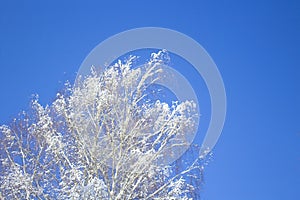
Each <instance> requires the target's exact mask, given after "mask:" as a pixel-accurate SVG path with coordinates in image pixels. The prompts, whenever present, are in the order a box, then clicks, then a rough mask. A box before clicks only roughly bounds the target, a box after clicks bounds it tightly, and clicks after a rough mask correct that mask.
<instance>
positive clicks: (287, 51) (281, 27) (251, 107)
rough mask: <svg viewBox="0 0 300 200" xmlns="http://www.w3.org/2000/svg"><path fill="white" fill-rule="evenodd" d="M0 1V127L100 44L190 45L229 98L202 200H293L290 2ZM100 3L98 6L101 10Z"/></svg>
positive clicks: (298, 153)
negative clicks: (151, 30)
mask: <svg viewBox="0 0 300 200" xmlns="http://www.w3.org/2000/svg"><path fill="white" fill-rule="evenodd" d="M49 2H50V1H48V3H41V2H40V1H18V2H17V1H12V0H1V1H0V93H1V98H0V123H1V124H2V123H6V122H8V121H9V119H11V118H12V117H14V116H16V114H17V113H18V112H19V111H20V110H22V109H26V108H27V107H28V102H29V100H30V96H31V94H33V93H38V94H39V95H40V99H41V102H42V103H43V104H46V103H50V102H51V101H52V100H53V99H54V97H55V94H56V91H57V90H58V89H60V88H61V87H62V84H61V83H60V82H64V81H65V80H67V79H71V80H74V78H75V73H76V71H77V70H78V68H79V66H80V64H81V62H82V61H83V59H84V58H85V56H86V55H87V54H88V53H89V52H90V51H91V49H92V48H94V47H95V46H96V45H97V44H98V43H99V42H101V41H103V40H105V39H106V38H107V37H109V36H112V35H114V34H116V33H119V32H121V31H124V30H127V29H131V28H136V27H144V26H158V27H165V28H171V29H174V30H177V31H180V32H182V33H185V34H187V35H188V36H190V37H192V38H194V39H195V40H196V41H198V42H199V43H200V44H201V45H202V46H203V47H204V48H205V49H206V50H207V51H208V52H209V54H210V55H211V56H212V58H213V59H214V61H215V62H216V64H217V66H218V68H219V70H220V72H221V74H222V76H223V79H224V83H225V86H226V90H227V98H228V113H227V119H226V124H225V127H224V130H223V134H222V136H221V138H220V140H219V142H218V144H217V146H216V148H215V150H214V160H213V161H212V162H211V163H210V164H209V166H208V167H207V168H206V174H205V185H204V188H203V199H207V200H219V199H220V200H221V199H222V200H256V199H257V200H260V199H265V200H267V199H272V200H277V199H278V200H282V199H288V200H289V199H300V3H299V2H297V1H276V0H273V1H257V0H256V1H248V2H242V1H233V0H228V1H208V0H207V1H178V3H177V2H175V1H169V2H167V1H161V0H160V1H156V0H152V1H145V2H143V1H119V2H117V1H111V0H110V1H107V2H106V1H102V3H100V2H101V1H97V2H98V3H96V1H95V2H92V1H89V2H84V3H82V2H83V1H81V3H79V1H64V2H62V1H55V2H53V1H51V3H49ZM103 2H105V3H103Z"/></svg>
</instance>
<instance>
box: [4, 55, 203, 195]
mask: <svg viewBox="0 0 300 200" xmlns="http://www.w3.org/2000/svg"><path fill="white" fill-rule="evenodd" d="M163 53H165V52H163V51H160V52H158V53H157V54H155V53H154V54H152V56H151V59H150V61H149V62H148V63H146V65H145V66H144V67H142V68H133V67H132V65H133V62H134V61H135V59H136V57H130V58H129V59H128V60H126V61H124V62H121V61H118V62H117V63H116V64H114V65H113V66H110V67H107V69H106V70H105V71H104V72H101V73H100V72H97V70H96V68H92V69H91V74H90V75H88V76H85V77H81V79H80V80H78V81H77V83H76V85H75V86H73V87H71V86H70V84H66V88H65V90H64V91H63V92H61V93H58V94H57V98H56V100H55V101H54V102H53V103H52V104H51V105H50V106H46V107H43V106H42V105H40V104H39V103H38V98H35V99H34V100H33V101H32V103H31V109H30V110H29V111H28V112H23V113H21V114H20V115H19V117H18V118H16V119H15V120H13V122H12V123H11V125H9V126H6V125H3V126H1V127H0V143H1V144H0V161H1V162H0V198H1V199H2V198H3V199H114V200H117V199H122V200H123V199H168V200H169V199H196V197H195V194H196V193H197V190H198V188H197V187H198V186H197V184H198V183H196V184H195V182H194V181H195V180H196V181H197V180H199V179H201V177H199V176H197V175H199V174H201V170H202V165H201V162H200V159H199V158H197V157H196V158H195V159H194V160H192V161H190V162H189V164H186V163H185V164H181V165H180V164H178V163H179V161H176V162H173V163H171V164H169V165H167V166H164V165H162V164H161V161H162V159H168V156H172V153H174V152H173V150H174V149H176V148H180V147H182V146H185V145H190V144H189V143H188V142H187V141H185V140H184V135H185V134H186V133H188V132H191V131H195V130H194V129H195V127H196V123H197V120H196V119H197V117H198V116H197V112H196V105H195V103H194V102H192V101H185V102H173V104H172V105H168V104H167V103H164V102H161V101H159V100H155V101H153V100H151V99H149V98H148V97H147V94H148V93H149V90H148V87H149V86H150V85H151V84H153V83H155V81H156V80H157V79H159V78H160V76H159V74H160V73H161V70H162V69H161V68H160V64H161V63H162V62H163V60H162V59H160V57H161V55H162V54H163ZM179 165H180V166H179Z"/></svg>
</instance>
